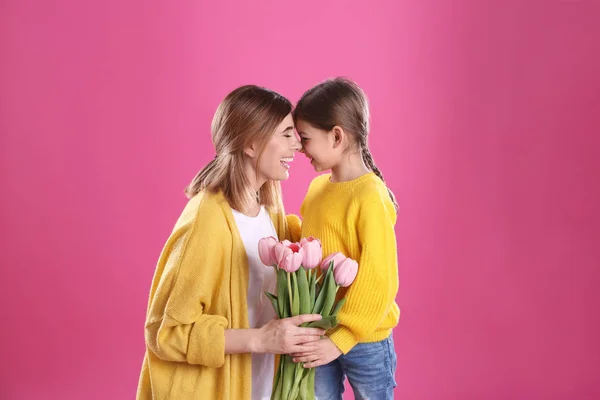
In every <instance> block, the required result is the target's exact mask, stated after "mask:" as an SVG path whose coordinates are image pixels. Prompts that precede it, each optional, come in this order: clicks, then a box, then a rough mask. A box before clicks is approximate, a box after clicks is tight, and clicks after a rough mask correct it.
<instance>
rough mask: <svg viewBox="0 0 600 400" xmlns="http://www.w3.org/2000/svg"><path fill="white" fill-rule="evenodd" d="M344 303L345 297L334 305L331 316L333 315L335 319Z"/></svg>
mask: <svg viewBox="0 0 600 400" xmlns="http://www.w3.org/2000/svg"><path fill="white" fill-rule="evenodd" d="M345 302H346V298H345V297H343V298H341V299H340V301H338V303H337V304H336V305H335V308H334V309H333V312H332V313H331V315H334V316H336V317H337V315H338V313H339V312H340V310H341V309H342V307H343V306H344V303H345Z"/></svg>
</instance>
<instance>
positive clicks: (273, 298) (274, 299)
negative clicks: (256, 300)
mask: <svg viewBox="0 0 600 400" xmlns="http://www.w3.org/2000/svg"><path fill="white" fill-rule="evenodd" d="M265 295H266V296H267V297H268V298H269V300H271V304H272V305H273V309H274V310H275V314H276V315H277V317H278V318H281V316H280V315H279V304H278V303H277V296H275V295H274V294H273V293H269V292H265Z"/></svg>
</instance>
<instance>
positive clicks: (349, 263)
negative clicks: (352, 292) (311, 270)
mask: <svg viewBox="0 0 600 400" xmlns="http://www.w3.org/2000/svg"><path fill="white" fill-rule="evenodd" d="M357 273H358V263H357V262H356V261H354V260H353V259H351V258H346V259H345V260H344V261H342V262H341V263H339V264H337V265H336V266H335V268H334V269H333V277H334V279H335V283H337V284H338V286H342V287H347V286H350V285H351V284H352V282H354V279H356V274H357Z"/></svg>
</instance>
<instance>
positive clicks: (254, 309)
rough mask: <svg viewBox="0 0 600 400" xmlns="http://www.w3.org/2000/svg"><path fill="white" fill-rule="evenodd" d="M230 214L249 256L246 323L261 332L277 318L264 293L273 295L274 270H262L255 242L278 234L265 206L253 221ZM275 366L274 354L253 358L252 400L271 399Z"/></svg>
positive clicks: (254, 355) (251, 218) (253, 356)
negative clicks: (267, 292) (261, 328)
mask: <svg viewBox="0 0 600 400" xmlns="http://www.w3.org/2000/svg"><path fill="white" fill-rule="evenodd" d="M232 211H233V217H234V219H235V223H236V225H237V227H238V231H239V232H240V236H241V238H242V241H243V242H244V247H245V248H246V254H247V255H248V270H249V279H248V295H247V301H248V322H249V324H250V328H260V327H262V326H263V325H265V324H266V323H267V322H269V321H270V320H272V319H273V318H275V317H276V315H275V311H274V310H273V306H272V305H271V302H270V301H269V299H268V298H267V296H266V295H265V291H269V292H271V293H274V290H275V285H276V283H277V274H276V273H275V270H274V268H273V267H268V266H265V265H264V264H263V263H262V261H260V256H259V255H258V241H259V240H260V239H262V238H264V237H267V236H273V237H274V238H277V232H276V231H275V227H274V226H273V221H271V217H270V215H269V213H268V212H267V210H266V209H265V208H264V206H261V208H260V211H259V213H258V215H257V216H256V217H248V216H247V215H244V214H242V213H240V212H238V211H236V210H232ZM274 363H275V359H274V356H273V354H268V353H265V354H252V400H263V399H266V400H269V399H270V397H271V391H272V387H273V376H274Z"/></svg>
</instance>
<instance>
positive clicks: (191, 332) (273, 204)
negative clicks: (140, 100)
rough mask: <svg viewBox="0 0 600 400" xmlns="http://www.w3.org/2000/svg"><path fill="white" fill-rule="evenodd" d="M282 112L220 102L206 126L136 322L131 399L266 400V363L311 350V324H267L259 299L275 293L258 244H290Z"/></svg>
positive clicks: (248, 101)
mask: <svg viewBox="0 0 600 400" xmlns="http://www.w3.org/2000/svg"><path fill="white" fill-rule="evenodd" d="M291 111H292V106H291V103H290V102H289V101H288V100H287V99H286V98H284V97H283V96H281V95H279V94H277V93H275V92H273V91H270V90H268V89H265V88H260V87H257V86H243V87H240V88H238V89H236V90H234V91H233V92H231V93H230V94H229V95H228V96H227V97H226V98H225V99H224V100H223V102H222V103H221V104H220V105H219V107H218V109H217V111H216V113H215V116H214V119H213V123H212V139H213V144H214V145H215V148H216V156H215V158H214V159H213V160H212V161H211V162H210V163H208V165H207V166H205V167H204V168H203V169H202V170H201V171H200V172H199V173H198V174H197V175H196V177H195V178H194V179H193V181H192V183H191V184H190V185H189V186H188V188H187V189H186V193H187V195H188V197H189V202H188V203H187V205H186V206H185V208H184V210H183V212H182V214H181V216H180V217H179V219H178V221H177V223H176V224H175V228H174V230H173V232H172V233H171V235H170V237H169V239H168V240H167V243H166V245H165V246H164V249H163V251H162V254H161V256H160V259H159V261H158V265H157V268H156V272H155V275H154V279H153V282H152V287H151V290H150V299H149V305H148V312H147V317H146V325H145V327H146V329H145V338H146V354H145V357H144V363H143V367H142V371H141V375H140V381H139V386H138V392H137V398H138V399H168V398H170V399H177V400H179V399H188V398H189V399H192V398H194V399H198V398H202V399H235V400H238V399H239V400H243V399H251V398H252V399H263V398H267V399H268V398H269V396H270V393H271V385H272V379H273V376H274V372H273V368H274V356H273V355H274V354H283V353H298V352H306V351H312V350H315V347H314V342H316V341H317V340H319V338H320V336H321V335H322V334H324V331H322V330H320V329H313V328H303V327H299V325H301V324H302V323H305V322H309V321H315V320H318V319H319V318H320V316H319V315H301V316H298V317H294V318H288V319H282V320H277V319H274V318H275V314H274V312H273V310H272V309H271V308H270V303H269V302H268V300H267V299H266V298H265V296H264V294H263V292H264V291H265V290H272V289H273V288H274V284H275V281H276V278H275V273H274V271H273V269H272V268H267V267H265V266H264V265H263V264H262V263H261V262H260V259H259V257H258V254H257V249H258V240H259V239H260V238H261V237H264V236H275V237H277V238H278V239H279V240H283V239H284V238H287V239H289V240H294V241H295V240H298V235H299V232H300V222H299V220H298V218H297V217H288V218H286V217H285V214H284V210H283V205H282V198H281V189H280V185H279V181H280V180H284V179H287V178H288V176H289V173H288V169H289V162H290V161H291V160H292V159H293V157H294V153H295V152H296V151H298V150H300V147H301V146H300V143H299V141H298V139H297V138H296V136H295V134H294V127H293V119H292V115H291Z"/></svg>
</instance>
